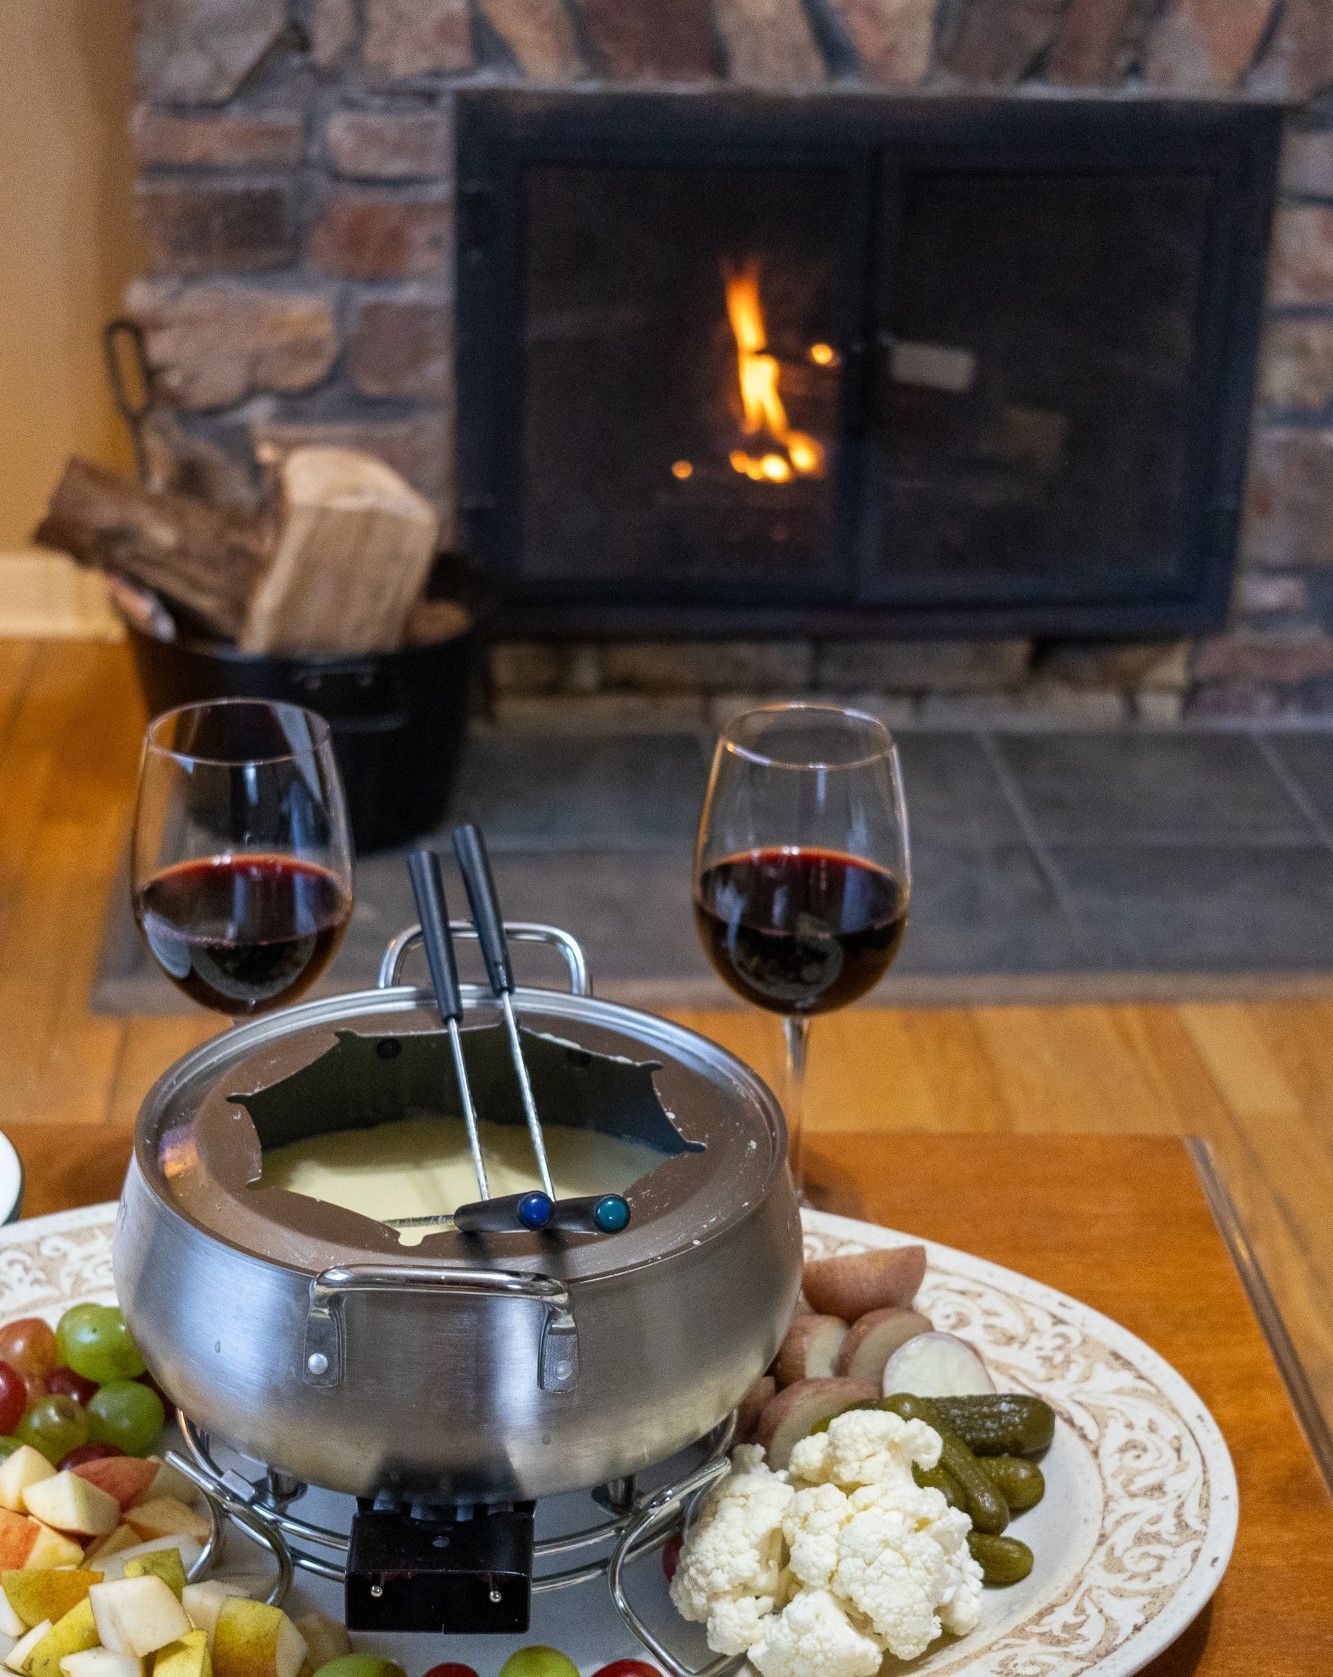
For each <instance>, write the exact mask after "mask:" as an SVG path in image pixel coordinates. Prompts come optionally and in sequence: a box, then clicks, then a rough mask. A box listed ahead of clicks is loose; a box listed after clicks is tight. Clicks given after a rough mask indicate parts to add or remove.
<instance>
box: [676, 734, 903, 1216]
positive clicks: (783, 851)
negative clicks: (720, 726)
mask: <svg viewBox="0 0 1333 1677" xmlns="http://www.w3.org/2000/svg"><path fill="white" fill-rule="evenodd" d="M910 901H911V857H910V848H909V842H908V830H907V812H906V808H905V806H904V802H903V786H902V773H901V769H900V766H899V763H898V753H897V748H896V747H895V745H894V743H893V739H892V736H891V735H890V734H889V732H888V730H887V729H886V728H885V727H884V726H883V724H882V723H880V722H878V721H877V720H876V719H875V718H874V717H872V716H868V715H866V714H865V713H863V712H860V711H854V710H844V709H841V708H840V707H838V706H835V705H816V704H790V705H769V706H765V707H763V708H762V709H759V710H752V711H747V712H745V713H744V714H743V715H741V716H739V717H737V718H736V719H735V720H734V721H733V722H732V723H731V724H730V726H729V727H728V728H727V729H726V731H725V732H724V733H723V734H722V736H721V738H720V739H719V740H718V743H717V749H716V752H715V754H714V758H713V768H712V773H711V775H710V777H709V782H708V791H707V793H706V794H705V798H704V807H703V813H702V815H701V817H700V822H699V837H698V843H697V848H696V851H695V864H694V912H695V920H696V924H697V926H698V929H699V936H700V940H701V941H702V943H703V946H704V949H705V951H706V953H707V955H708V958H709V960H710V961H711V962H712V964H713V966H714V967H715V968H716V970H717V972H718V974H719V976H720V977H721V978H722V979H723V981H724V982H725V983H726V984H727V985H729V986H730V988H731V989H733V990H734V991H736V992H737V994H738V995H741V996H743V997H744V998H745V999H746V1000H747V1001H750V1002H753V1003H755V1004H756V1005H757V1006H759V1007H762V1008H766V1009H767V1010H769V1011H770V1012H773V1013H778V1014H781V1015H782V1017H783V1021H784V1032H785V1038H786V1047H787V1061H786V1070H787V1090H786V1095H787V1100H786V1105H787V1120H788V1130H789V1134H790V1158H791V1162H792V1173H793V1176H794V1177H795V1179H796V1181H797V1186H798V1188H799V1187H800V1186H801V1182H800V1174H801V1167H800V1118H801V1097H802V1094H803V1082H804V1066H805V1053H806V1047H807V1032H808V1027H809V1021H810V1019H811V1018H812V1017H814V1016H815V1015H816V1014H819V1013H827V1012H831V1011H832V1010H834V1009H835V1008H841V1007H846V1006H848V1005H849V1004H850V1003H851V1002H854V1001H857V1000H859V998H860V997H861V996H863V995H865V994H866V993H867V992H868V991H869V990H871V989H872V988H873V987H874V986H875V985H876V984H877V983H878V982H879V980H880V979H881V978H882V977H883V976H884V974H885V972H887V970H888V968H889V966H890V964H891V963H892V961H893V959H894V957H895V956H896V955H897V953H898V949H899V947H900V945H901V943H902V940H903V935H904V933H905V931H906V929H907V916H908V909H909V905H910Z"/></svg>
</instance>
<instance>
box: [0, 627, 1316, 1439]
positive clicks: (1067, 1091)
mask: <svg viewBox="0 0 1333 1677" xmlns="http://www.w3.org/2000/svg"><path fill="white" fill-rule="evenodd" d="M142 722H143V715H142V709H141V706H140V703H139V698H138V694H137V691H136V689H135V686H134V681H133V676H132V672H131V670H130V666H129V659H128V656H127V654H126V653H125V651H124V650H123V649H122V648H119V647H114V646H104V645H100V644H95V643H84V642H48V643H28V642H17V641H8V642H6V641H0V1068H3V1072H2V1073H0V1075H2V1076H3V1083H0V1125H3V1126H8V1125H11V1124H18V1123H22V1122H24V1121H25V1120H30V1119H57V1120H58V1119H65V1120H69V1121H71V1122H72V1121H76V1120H83V1121H87V1120H97V1119H104V1120H107V1121H119V1122H128V1121H129V1120H130V1119H131V1118H132V1117H133V1115H134V1113H135V1110H136V1108H137V1106H138V1103H139V1100H140V1098H141V1096H142V1094H143V1092H144V1090H145V1089H146V1088H147V1086H148V1084H149V1083H150V1082H151V1081H152V1080H153V1078H154V1077H155V1076H156V1075H157V1073H158V1072H159V1071H160V1070H161V1069H162V1068H163V1067H164V1066H165V1065H166V1064H167V1063H168V1062H169V1061H170V1060H171V1059H173V1058H174V1057H175V1056H176V1055H178V1054H180V1053H182V1052H183V1051H184V1050H185V1049H186V1048H188V1047H189V1046H191V1045H192V1044H193V1043H194V1042H196V1041H198V1040H200V1039H201V1038H202V1037H204V1036H206V1035H208V1034H209V1033H210V1032H211V1031H212V1030H213V1029H215V1028H216V1024H215V1021H213V1020H212V1019H210V1018H208V1017H206V1016H204V1015H203V1014H199V1015H191V1016H185V1017H178V1018H166V1019H153V1018H130V1019H122V1018H115V1019H112V1018H99V1017H96V1016H94V1015H92V1014H90V1013H89V1012H88V1009H87V1005H86V998H87V994H88V989H89V984H90V981H91V979H92V975H93V969H94V965H95V962H96V958H97V946H98V938H99V933H100V929H101V924H102V917H103V905H104V902H105V898H106V893H107V890H108V888H109V887H110V884H111V881H112V878H113V874H114V871H115V868H116V863H117V859H118V855H119V851H120V847H121V845H122V843H123V837H124V831H125V822H126V818H127V808H128V800H129V797H130V794H131V790H132V787H133V782H134V773H135V763H136V758H137V752H138V740H139V733H140V729H141V726H142ZM1330 935H1331V936H1333V928H1330ZM681 1017H682V1018H684V1019H685V1020H686V1022H687V1023H689V1024H691V1025H693V1026H694V1027H695V1028H696V1029H699V1030H702V1031H704V1032H706V1033H707V1034H709V1035H712V1036H715V1037H716V1038H717V1039H718V1040H719V1041H721V1042H724V1043H725V1044H726V1045H727V1046H728V1047H730V1048H732V1049H734V1050H736V1051H737V1052H738V1053H740V1054H741V1055H742V1056H744V1057H745V1058H747V1059H749V1060H751V1061H752V1062H753V1063H754V1064H755V1065H756V1066H758V1067H759V1069H760V1070H761V1071H764V1072H766V1073H767V1072H769V1071H771V1069H772V1064H773V1061H772V1056H773V1054H774V1053H775V1049H776V1044H775V1032H774V1027H773V1024H772V1021H770V1020H768V1019H766V1018H765V1017H762V1016H760V1015H758V1014H755V1013H750V1012H720V1013H713V1014H683V1015H681ZM1331 1048H1333V993H1330V996H1329V998H1328V999H1327V1000H1314V1001H1300V1002H1281V1003H1279V1002H1273V1003H1239V1002H1237V1003H1226V1004H1209V1005H1202V1004H1200V1005H1189V1006H1164V1005H1153V1006H1116V1007H1103V1006H1087V1005H1080V1006H1070V1007H979V1008H970V1009H962V1008H951V1009H942V1010H939V1011H931V1012H926V1011H903V1012H889V1011H858V1012H856V1013H855V1014H851V1015H842V1016H841V1017H836V1016H835V1017H833V1018H830V1019H828V1020H822V1021H820V1023H819V1025H818V1027H817V1029H816V1032H815V1035H814V1046H813V1052H812V1056H811V1068H810V1099H809V1122H810V1124H811V1125H812V1127H819V1128H838V1129H850V1128H858V1129H859V1128H883V1129H887V1130H902V1131H909V1132H910V1131H923V1130H950V1131H968V1130H990V1131H999V1132H1004V1131H1015V1132H1018V1131H1038V1132H1039V1131H1076V1130H1090V1131H1095V1130H1122V1131H1139V1132H1159V1133H1161V1132H1165V1133H1177V1134H1193V1135H1201V1136H1204V1137H1206V1138H1207V1139H1208V1140H1209V1141H1210V1142H1211V1143H1212V1144H1213V1146H1214V1148H1215V1149H1216V1151H1217V1154H1218V1157H1219V1159H1220V1161H1221V1164H1222V1168H1223V1172H1224V1175H1225V1177H1226V1180H1227V1183H1228V1185H1229V1187H1230V1189H1231V1192H1232V1195H1233V1196H1234V1198H1235V1200H1236V1202H1237V1204H1238V1206H1239V1208H1240V1210H1241V1214H1242V1217H1243V1219H1244V1221H1245V1223H1246V1226H1247V1228H1248V1231H1249V1234H1250V1237H1251V1239H1252V1241H1253V1243H1254V1246H1255V1248H1256V1251H1257V1253H1258V1255H1259V1258H1260V1261H1261V1263H1262V1265H1263V1267H1264V1270H1265V1272H1266V1274H1267V1276H1268V1279H1269V1282H1270V1285H1271V1286H1272V1288H1273V1291H1274V1293H1275V1294H1276V1295H1277V1298H1278V1302H1279V1304H1280V1306H1281V1308H1282V1310H1283V1313H1284V1315H1285V1317H1286V1320H1287V1323H1288V1326H1289V1328H1290V1330H1291V1333H1292V1337H1293V1339H1294V1340H1295V1342H1296V1346H1297V1349H1298V1351H1299V1352H1300V1355H1301V1357H1302V1359H1303V1361H1304V1363H1305V1366H1306V1369H1307V1372H1308V1374H1309V1377H1310V1380H1311V1382H1312V1384H1313V1386H1314V1388H1315V1391H1316V1393H1317V1394H1318V1396H1319V1398H1320V1400H1321V1402H1322V1403H1323V1405H1324V1409H1325V1413H1326V1414H1328V1415H1329V1416H1330V1418H1333V1052H1331V1051H1330V1050H1331ZM913 1147H914V1143H913V1141H912V1140H911V1139H910V1137H908V1138H906V1139H905V1140H904V1143H903V1147H902V1154H901V1159H902V1169H903V1170H911V1168H912V1154H913ZM1162 1215H1163V1217H1169V1216H1170V1215H1171V1206H1170V1204H1169V1203H1164V1204H1163V1206H1162ZM1115 1261H1116V1254H1115V1253H1114V1252H1108V1254H1107V1262H1108V1264H1114V1263H1115ZM1189 1284H1190V1282H1189V1277H1188V1276H1186V1275H1182V1276H1181V1277H1180V1285H1181V1286H1182V1287H1188V1286H1189Z"/></svg>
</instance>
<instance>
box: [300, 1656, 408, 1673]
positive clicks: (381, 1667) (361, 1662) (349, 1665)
mask: <svg viewBox="0 0 1333 1677" xmlns="http://www.w3.org/2000/svg"><path fill="white" fill-rule="evenodd" d="M315 1677H406V1673H405V1672H404V1671H403V1668H402V1666H401V1665H398V1664H397V1663H396V1662H395V1661H394V1660H386V1659H385V1658H383V1656H382V1655H380V1654H339V1655H338V1657H337V1659H333V1660H325V1662H324V1664H323V1665H321V1666H319V1667H318V1668H317V1670H316V1672H315Z"/></svg>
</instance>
